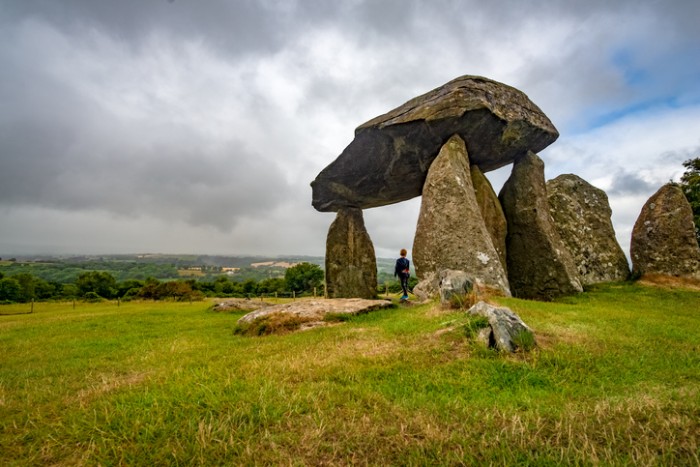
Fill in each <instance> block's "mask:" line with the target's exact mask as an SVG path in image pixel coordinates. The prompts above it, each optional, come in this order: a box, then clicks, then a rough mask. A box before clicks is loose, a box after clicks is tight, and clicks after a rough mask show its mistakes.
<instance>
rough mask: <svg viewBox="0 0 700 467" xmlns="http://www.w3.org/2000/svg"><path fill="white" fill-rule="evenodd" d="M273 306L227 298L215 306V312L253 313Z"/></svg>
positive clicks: (245, 299) (261, 302) (262, 302)
mask: <svg viewBox="0 0 700 467" xmlns="http://www.w3.org/2000/svg"><path fill="white" fill-rule="evenodd" d="M268 306H271V304H270V303H267V302H264V301H261V300H256V299H249V298H227V299H225V300H221V301H218V302H216V304H214V308H213V310H214V311H252V310H257V309H259V308H263V307H268Z"/></svg>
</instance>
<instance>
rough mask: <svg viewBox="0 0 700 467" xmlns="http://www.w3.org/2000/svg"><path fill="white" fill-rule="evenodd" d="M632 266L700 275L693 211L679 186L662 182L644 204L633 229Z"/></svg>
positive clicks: (638, 271) (641, 271)
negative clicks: (662, 184)
mask: <svg viewBox="0 0 700 467" xmlns="http://www.w3.org/2000/svg"><path fill="white" fill-rule="evenodd" d="M630 256H631V257H632V270H633V271H634V272H635V273H636V274H641V275H643V274H663V275H670V276H681V277H691V278H696V279H700V248H699V247H698V241H697V237H696V236H695V226H694V224H693V211H692V208H691V207H690V203H689V202H688V200H687V199H686V197H685V195H684V194H683V191H682V190H681V188H680V187H678V186H676V185H673V184H666V185H664V186H662V187H661V188H660V189H659V191H657V192H656V193H655V194H654V195H652V197H651V198H649V200H648V201H647V202H646V204H644V206H643V207H642V211H641V212H640V213H639V217H638V218H637V221H636V222H635V224H634V228H633V229H632V242H631V245H630Z"/></svg>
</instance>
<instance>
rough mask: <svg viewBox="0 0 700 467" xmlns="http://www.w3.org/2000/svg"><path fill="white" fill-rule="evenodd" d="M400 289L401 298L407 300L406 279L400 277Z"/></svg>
mask: <svg viewBox="0 0 700 467" xmlns="http://www.w3.org/2000/svg"><path fill="white" fill-rule="evenodd" d="M401 288H402V289H403V297H401V298H408V277H401Z"/></svg>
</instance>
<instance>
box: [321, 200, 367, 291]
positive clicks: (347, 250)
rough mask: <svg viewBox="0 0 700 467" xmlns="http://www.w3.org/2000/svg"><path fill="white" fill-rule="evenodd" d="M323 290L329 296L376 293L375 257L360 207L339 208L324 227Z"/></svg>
mask: <svg viewBox="0 0 700 467" xmlns="http://www.w3.org/2000/svg"><path fill="white" fill-rule="evenodd" d="M326 293H327V295H328V297H329V298H365V299H371V298H375V297H376V296H377V258H376V256H375V254H374V245H372V240H371V239H370V237H369V234H368V233H367V229H366V228H365V221H364V218H363V216H362V210H361V209H357V208H343V209H340V210H339V211H338V214H337V215H336V218H335V220H334V221H333V223H332V224H331V226H330V228H329V229H328V237H327V238H326Z"/></svg>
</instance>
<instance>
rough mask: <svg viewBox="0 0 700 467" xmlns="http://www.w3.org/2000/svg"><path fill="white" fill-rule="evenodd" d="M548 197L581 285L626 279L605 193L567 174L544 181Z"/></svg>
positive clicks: (625, 271) (621, 253)
mask: <svg viewBox="0 0 700 467" xmlns="http://www.w3.org/2000/svg"><path fill="white" fill-rule="evenodd" d="M547 196H548V197H549V209H550V213H551V214H552V218H553V219H554V224H555V226H556V228H557V232H559V236H560V237H561V239H562V241H563V242H564V244H565V245H566V247H567V248H568V249H569V251H570V252H571V254H572V255H573V257H574V263H575V265H576V268H577V269H578V272H579V274H580V276H581V282H582V283H583V284H584V285H588V284H595V283H598V282H611V281H621V280H625V279H627V276H629V272H630V270H629V265H628V263H627V258H626V257H625V253H624V252H623V251H622V248H620V244H619V243H618V242H617V239H616V238H615V229H614V228H613V225H612V221H611V220H610V216H612V209H610V204H609V203H608V196H607V195H606V194H605V192H604V191H603V190H601V189H600V188H596V187H594V186H593V185H591V184H590V183H588V182H587V181H585V180H583V179H582V178H580V177H578V176H576V175H573V174H567V175H559V176H558V177H557V178H555V179H554V180H550V181H548V182H547Z"/></svg>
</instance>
